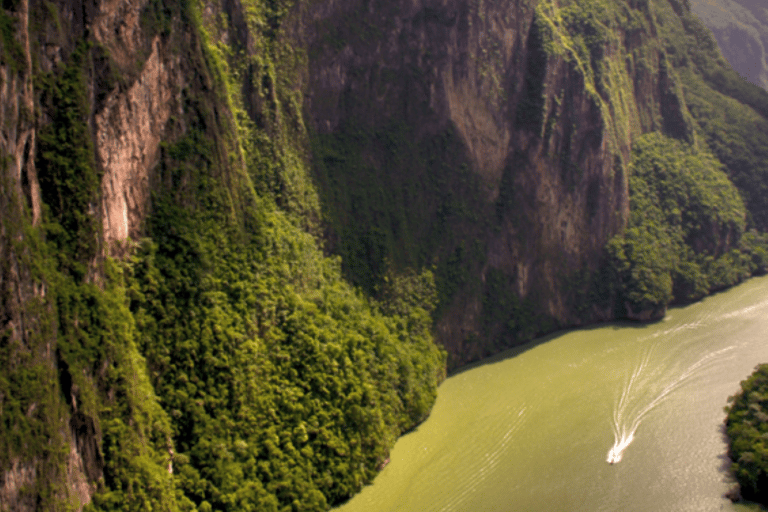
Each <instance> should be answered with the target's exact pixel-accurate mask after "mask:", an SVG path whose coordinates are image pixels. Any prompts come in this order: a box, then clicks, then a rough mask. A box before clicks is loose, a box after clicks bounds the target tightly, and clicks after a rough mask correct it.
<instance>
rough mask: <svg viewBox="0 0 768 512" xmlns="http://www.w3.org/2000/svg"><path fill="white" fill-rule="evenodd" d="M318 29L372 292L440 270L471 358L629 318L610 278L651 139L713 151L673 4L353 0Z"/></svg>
mask: <svg viewBox="0 0 768 512" xmlns="http://www.w3.org/2000/svg"><path fill="white" fill-rule="evenodd" d="M298 23H300V25H301V27H302V30H301V34H302V35H303V37H304V38H305V41H306V45H307V46H308V48H309V64H308V67H309V71H308V75H309V77H308V85H307V94H306V100H305V108H306V111H307V116H308V121H309V122H310V123H311V127H312V136H313V141H314V146H313V155H312V156H313V159H314V160H313V162H314V169H315V172H316V179H317V182H318V186H319V189H320V192H321V196H322V198H323V205H324V208H325V212H326V216H327V218H328V219H329V224H328V239H329V241H330V243H329V247H330V248H331V250H335V251H337V252H338V253H340V254H341V255H342V256H343V258H344V262H345V265H346V270H347V273H348V275H349V276H350V277H351V278H352V279H353V281H355V282H357V283H358V284H360V285H361V286H363V287H364V288H367V289H368V290H369V291H370V292H371V293H375V292H376V287H377V286H379V282H380V279H381V276H383V275H385V274H386V273H387V272H388V269H389V268H394V269H398V268H403V267H406V266H417V267H418V266H427V267H429V266H433V265H434V266H435V268H436V275H437V276H438V287H439V289H440V291H441V300H442V302H441V308H440V310H439V314H438V333H439V339H440V340H441V342H442V343H444V344H445V345H446V347H448V349H449V352H450V353H451V354H452V356H454V357H455V359H454V360H453V361H454V362H455V363H458V362H461V361H466V360H469V359H473V358H476V357H479V356H481V355H484V354H488V353H490V352H492V351H494V350H498V349H499V348H501V347H502V346H505V345H507V344H509V343H515V340H517V341H520V340H523V339H528V338H530V337H531V336H532V335H533V334H534V333H536V332H541V331H542V330H548V329H552V328H555V327H557V326H564V325H573V324H578V323H581V322H589V321H595V320H601V319H608V318H612V317H613V315H614V311H613V304H612V300H611V297H610V296H608V295H609V293H608V292H607V291H604V290H600V289H598V288H596V287H594V286H593V284H594V282H593V281H594V279H593V278H594V276H595V274H596V273H597V271H598V270H599V266H600V263H601V261H602V255H603V249H604V246H605V244H606V242H607V240H608V239H609V238H610V237H611V236H613V235H614V234H616V233H618V232H619V231H620V230H621V229H622V227H623V226H624V223H625V222H626V219H627V215H628V207H629V203H628V192H627V163H628V159H629V152H630V149H631V141H632V139H633V137H636V136H637V135H639V134H640V133H643V132H645V131H651V130H660V131H664V132H665V133H667V134H669V135H671V136H673V137H676V138H680V139H683V140H688V141H693V140H694V129H693V125H692V120H691V118H690V114H689V112H688V110H687V107H686V104H685V100H684V98H683V96H682V90H681V85H680V83H679V79H678V76H677V73H676V71H675V70H674V68H673V67H672V66H671V65H670V64H669V63H668V60H667V56H666V51H665V48H664V46H663V44H661V42H660V41H659V40H658V38H657V23H658V21H657V19H656V14H655V9H654V6H653V3H650V2H620V3H614V2H587V1H582V2H566V3H558V4H555V3H552V2H548V1H545V2H533V1H524V0H520V1H514V2H504V3H501V4H499V3H492V2H464V1H443V2H437V1H417V2H395V3H392V2H376V1H365V2H363V1H360V2H351V1H347V2H341V1H339V2H324V3H322V4H311V5H309V6H306V7H304V8H302V10H301V11H300V13H299V21H298ZM601 295H602V296H601Z"/></svg>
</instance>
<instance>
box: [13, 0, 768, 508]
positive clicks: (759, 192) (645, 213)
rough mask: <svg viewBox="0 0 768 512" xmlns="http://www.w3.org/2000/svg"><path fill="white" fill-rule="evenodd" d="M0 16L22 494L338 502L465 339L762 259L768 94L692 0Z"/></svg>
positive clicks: (446, 0)
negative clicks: (733, 58)
mask: <svg viewBox="0 0 768 512" xmlns="http://www.w3.org/2000/svg"><path fill="white" fill-rule="evenodd" d="M0 22H2V39H0V45H2V48H1V49H0V153H2V154H1V155H0V162H2V165H1V166H0V179H1V180H2V187H0V265H1V266H0V367H2V368H3V370H4V371H3V373H2V375H0V417H1V418H2V421H0V471H2V483H1V486H0V510H6V509H8V510H21V511H26V510H36V509H44V510H69V509H81V508H83V506H84V505H86V504H87V505H88V507H89V509H90V510H118V509H119V510H150V509H152V510H200V511H210V510H265V511H277V510H280V511H288V510H293V511H299V510H312V511H316V510H325V509H327V508H328V507H329V506H331V505H333V504H336V503H339V502H342V501H343V500H345V499H346V498H347V497H349V496H350V495H351V494H353V493H355V492H357V491H358V490H359V489H360V488H361V487H362V485H364V484H365V483H366V482H369V481H370V480H371V479H372V478H373V476H374V475H375V474H376V471H377V470H378V469H379V468H380V467H381V466H382V465H383V464H384V463H385V462H386V460H387V456H388V451H389V449H390V447H391V446H392V445H393V443H394V441H395V439H396V437H397V436H398V435H400V434H402V433H403V432H405V431H407V430H409V429H411V428H413V427H414V426H416V425H417V424H418V423H419V422H420V421H422V420H423V419H424V418H425V417H426V416H427V415H428V413H429V410H430V408H431V406H432V404H433V402H434V400H435V397H436V390H437V385H438V384H439V382H440V381H441V379H442V378H443V377H444V375H445V372H446V368H447V367H449V366H456V365H459V364H461V363H463V362H467V361H470V360H474V359H477V358H479V357H481V356H483V355H486V354H490V353H493V352H496V351H498V350H500V349H502V348H504V347H507V346H510V345H514V344H518V343H521V342H523V341H526V340H528V339H531V338H532V337H533V336H535V335H537V334H539V333H543V332H546V331H550V330H552V329H556V328H559V327H563V326H568V325H576V324H583V323H586V322H594V321H600V320H608V319H613V318H617V317H629V318H636V319H640V320H647V319H653V318H658V317H659V316H661V315H662V314H663V313H664V311H665V309H666V307H667V305H668V304H669V303H670V302H671V301H675V300H677V301H685V300H695V299H697V298H699V297H701V296H703V295H704V294H706V293H709V292H710V291H712V290H716V289H719V288H722V287H725V286H729V285H732V284H734V283H736V282H738V281H739V280H742V279H744V278H746V277H747V276H748V275H750V274H751V273H754V272H761V271H765V267H766V263H768V253H767V252H766V241H765V235H764V233H765V232H766V230H767V229H768V190H767V189H768V177H766V175H765V173H766V172H768V121H767V120H766V117H767V116H768V93H766V92H765V91H762V90H760V89H758V88H757V87H755V86H752V85H749V84H747V83H746V82H745V81H744V80H742V79H741V78H740V77H739V76H738V75H737V74H736V73H735V72H734V71H733V70H731V69H730V68H729V67H728V65H727V64H726V63H725V61H724V60H723V58H722V56H721V55H720V53H719V51H718V49H717V46H716V44H715V42H714V40H713V39H712V38H711V35H710V33H709V32H708V31H707V30H706V29H705V28H704V26H703V25H702V24H701V22H699V21H698V19H697V18H695V17H694V16H693V15H692V14H691V12H690V11H689V9H688V6H687V3H686V2H685V1H679V0H624V1H607V0H572V1H569V2H557V3H556V2H553V1H552V0H540V1H538V0H505V1H503V2H497V3H489V2H484V1H482V0H481V1H468V0H415V1H408V2H403V1H399V0H395V1H387V2H384V1H379V0H334V1H324V0H323V1H321V0H313V1H298V2H294V1H291V0H270V1H269V2H267V1H264V0H240V1H230V0H223V1H221V2H219V1H217V0H187V1H184V2H170V1H165V0H139V1H134V0H130V1H129V0H108V1H105V2H100V3H99V2H97V3H89V2H85V3H82V2H78V1H77V0H54V1H43V0H9V1H6V2H3V5H2V8H0ZM350 282H351V283H352V284H350ZM435 341H437V342H439V344H436V343H435ZM439 345H442V346H443V347H445V349H446V350H447V353H448V354H447V357H449V358H450V361H449V362H447V361H446V350H443V349H442V348H438V347H439Z"/></svg>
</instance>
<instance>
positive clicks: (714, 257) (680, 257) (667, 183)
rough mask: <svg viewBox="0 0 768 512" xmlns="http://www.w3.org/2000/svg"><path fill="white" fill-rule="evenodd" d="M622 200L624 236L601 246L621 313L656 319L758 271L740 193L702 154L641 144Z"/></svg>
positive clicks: (759, 243)
mask: <svg viewBox="0 0 768 512" xmlns="http://www.w3.org/2000/svg"><path fill="white" fill-rule="evenodd" d="M629 192H630V217H629V223H628V226H627V229H626V231H625V232H624V233H623V234H622V235H619V236H616V237H614V238H613V239H611V240H610V241H609V242H608V245H607V252H608V258H609V262H610V267H611V269H612V271H613V273H614V276H615V279H616V285H617V286H618V293H619V297H620V299H621V305H623V306H624V308H626V311H625V313H627V314H632V312H634V313H637V312H640V311H652V312H660V311H663V310H664V309H665V308H666V306H667V305H668V304H669V303H670V302H672V301H673V300H674V301H678V302H688V301H692V300H696V299H699V298H701V297H703V296H704V295H705V294H707V293H709V292H711V291H712V290H718V289H722V288H725V287H727V286H732V285H733V284H736V283H737V282H740V281H741V280H743V279H745V278H746V277H748V276H750V275H752V274H753V273H755V272H758V271H759V272H764V271H765V268H766V264H767V263H768V259H766V256H768V253H766V250H765V238H764V237H763V236H760V235H758V234H756V233H752V232H750V233H746V234H745V233H744V229H745V220H744V219H745V213H746V211H745V207H744V203H743V202H742V200H741V197H740V195H739V192H738V191H737V190H736V188H735V187H734V186H733V184H732V183H731V182H730V181H729V180H728V177H727V175H726V174H725V173H724V172H723V167H722V165H721V164H720V163H719V162H718V161H717V160H716V159H715V158H714V157H713V156H712V155H711V154H710V153H709V152H707V151H706V150H702V149H699V148H696V147H695V146H693V145H689V144H687V143H684V142H680V141H677V140H674V139H670V138H668V137H665V136H664V135H661V134H659V133H651V134H648V135H644V136H642V137H640V138H639V139H637V140H636V141H635V145H634V147H633V151H632V161H631V164H630V178H629ZM731 247H735V248H733V249H732V248H731ZM653 316H658V313H654V314H653Z"/></svg>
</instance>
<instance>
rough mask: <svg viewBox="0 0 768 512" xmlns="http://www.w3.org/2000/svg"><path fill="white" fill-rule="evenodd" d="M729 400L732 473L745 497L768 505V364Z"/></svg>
mask: <svg viewBox="0 0 768 512" xmlns="http://www.w3.org/2000/svg"><path fill="white" fill-rule="evenodd" d="M728 400H729V402H731V405H730V406H729V407H726V412H727V413H728V416H727V417H726V419H725V427H726V433H727V434H728V438H729V446H728V456H729V457H730V458H731V460H732V461H733V464H732V465H731V471H732V472H733V474H734V476H735V477H736V480H737V481H738V482H739V485H740V486H741V494H742V496H744V497H745V498H747V499H749V500H754V501H757V502H760V503H763V504H766V505H768V447H767V446H766V439H767V438H768V364H761V365H759V366H758V367H757V368H756V369H755V371H754V373H753V374H752V375H751V376H749V378H747V379H746V380H744V381H742V382H741V391H739V392H738V393H737V394H736V395H734V396H732V397H731V398H729V399H728Z"/></svg>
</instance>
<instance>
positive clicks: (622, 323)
mask: <svg viewBox="0 0 768 512" xmlns="http://www.w3.org/2000/svg"><path fill="white" fill-rule="evenodd" d="M663 321H664V320H663V319H661V320H656V321H653V322H634V321H631V320H616V321H613V322H602V323H594V324H590V325H586V326H572V327H564V328H563V329H559V330H557V331H554V332H551V333H549V334H544V335H542V336H541V337H538V338H534V339H533V340H531V341H526V342H522V343H520V344H519V345H514V346H512V347H510V348H507V349H504V350H502V351H501V352H499V353H498V354H494V355H492V356H488V357H484V358H482V359H479V360H477V361H473V362H471V363H468V364H465V365H463V366H459V367H458V368H454V369H453V370H450V371H449V372H448V378H450V377H454V376H456V375H460V374H462V373H464V372H468V371H470V370H474V369H476V368H480V367H483V366H486V365H490V364H496V363H500V362H502V361H506V360H507V359H512V358H514V357H517V356H519V355H521V354H524V353H525V352H527V351H529V350H531V349H534V348H536V347H538V346H539V345H543V344H545V343H548V342H550V341H553V340H556V339H558V338H560V337H562V336H565V335H567V334H571V333H573V332H590V331H597V330H603V329H612V330H614V331H619V330H625V329H638V330H639V329H646V328H648V327H649V326H652V325H656V324H658V323H660V322H663Z"/></svg>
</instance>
